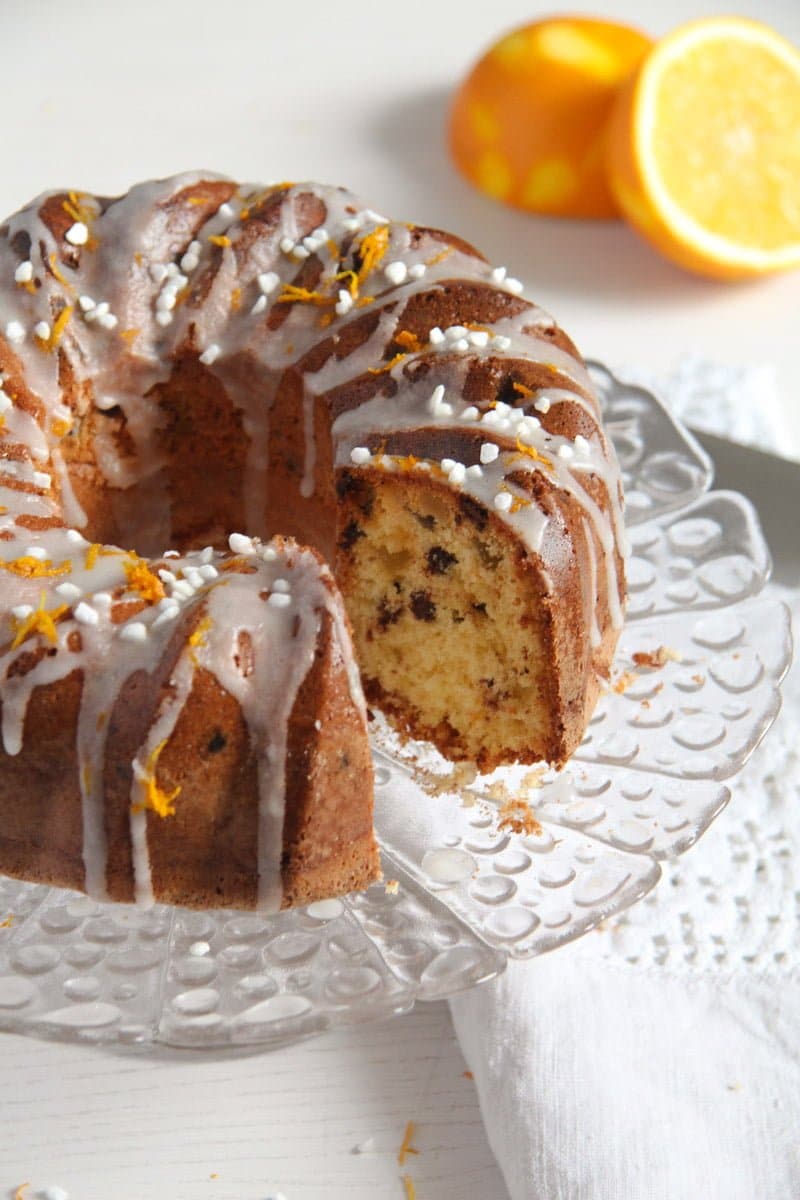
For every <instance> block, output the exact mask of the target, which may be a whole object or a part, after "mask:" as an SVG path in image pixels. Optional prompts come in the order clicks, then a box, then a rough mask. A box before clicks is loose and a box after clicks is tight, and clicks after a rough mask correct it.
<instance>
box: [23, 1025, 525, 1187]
mask: <svg viewBox="0 0 800 1200" xmlns="http://www.w3.org/2000/svg"><path fill="white" fill-rule="evenodd" d="M465 1070H466V1066H465V1063H464V1060H463V1058H462V1057H461V1053H460V1051H459V1049H458V1046H457V1044H456V1041H455V1037H454V1034H453V1030H452V1026H451V1024H450V1016H449V1011H448V1009H447V1005H446V1004H444V1003H437V1004H429V1005H423V1006H421V1007H419V1008H417V1009H416V1010H415V1011H414V1012H412V1013H411V1014H410V1015H409V1016H407V1017H403V1018H400V1019H398V1020H395V1021H392V1022H388V1023H383V1024H380V1025H366V1026H362V1027H360V1028H359V1027H357V1028H353V1029H349V1030H347V1031H344V1032H339V1033H335V1034H329V1035H326V1036H323V1037H320V1038H315V1039H313V1040H311V1041H308V1042H303V1043H300V1044H299V1045H296V1046H292V1047H289V1048H287V1049H284V1050H276V1051H273V1052H271V1053H268V1054H256V1055H250V1056H248V1057H245V1058H231V1057H226V1056H224V1055H221V1054H202V1053H197V1052H195V1051H173V1052H170V1051H164V1052H163V1053H162V1054H161V1055H160V1056H158V1057H155V1058H154V1057H150V1056H147V1057H142V1056H138V1057H137V1056H136V1055H133V1054H129V1053H114V1052H110V1051H108V1050H103V1049H99V1048H95V1047H87V1046H67V1045H57V1044H54V1043H52V1042H37V1041H34V1040H30V1039H27V1038H21V1037H12V1036H8V1035H6V1036H4V1037H3V1038H2V1041H0V1087H2V1100H0V1114H2V1115H1V1116H0V1197H2V1198H3V1200H5V1197H6V1194H7V1193H8V1195H13V1192H14V1189H15V1188H16V1187H17V1186H18V1185H19V1184H20V1183H22V1182H25V1181H30V1182H31V1183H32V1184H33V1185H34V1186H33V1187H32V1188H31V1192H30V1193H29V1196H30V1195H35V1189H41V1188H44V1187H46V1186H48V1185H50V1184H53V1183H56V1184H59V1185H60V1186H61V1187H63V1188H65V1189H66V1190H67V1191H68V1192H69V1195H70V1198H71V1200H167V1198H169V1200H189V1198H192V1200H194V1197H200V1198H207V1200H267V1198H268V1197H272V1198H273V1200H275V1196H276V1193H279V1192H282V1193H283V1194H284V1195H285V1196H286V1200H321V1198H322V1197H337V1198H338V1197H345V1196H346V1197H348V1198H349V1200H376V1198H377V1197H381V1198H382V1197H387V1198H392V1197H397V1200H401V1198H402V1197H403V1196H404V1195H405V1193H404V1188H403V1185H402V1183H401V1176H402V1175H403V1174H406V1173H407V1174H409V1175H410V1176H411V1177H412V1178H413V1180H414V1182H415V1185H416V1188H417V1195H418V1197H419V1198H420V1200H452V1198H453V1197H456V1196H458V1197H487V1198H488V1197H491V1198H492V1200H502V1198H503V1197H505V1196H507V1192H506V1190H505V1186H504V1184H503V1181H502V1177H501V1175H500V1172H499V1170H498V1168H497V1165H496V1163H495V1161H494V1158H493V1157H492V1153H491V1150H490V1149H489V1146H488V1144H487V1142H486V1134H485V1133H484V1129H483V1124H482V1122H481V1119H480V1113H479V1110H478V1104H477V1100H476V1096H475V1088H474V1085H473V1083H472V1082H471V1080H469V1079H468V1078H466V1077H465V1076H464V1071H465ZM409 1120H413V1121H414V1122H415V1124H416V1126H417V1132H416V1134H415V1136H414V1140H413V1143H412V1144H413V1145H414V1146H415V1148H417V1149H418V1150H419V1151H420V1153H419V1155H416V1156H409V1157H408V1158H407V1160H406V1162H405V1164H404V1165H403V1166H400V1165H399V1164H398V1162H397V1152H398V1149H399V1147H400V1144H401V1142H402V1139H403V1134H404V1131H405V1127H406V1123H407V1122H408V1121H409ZM364 1145H365V1149H364V1151H363V1152H362V1153H353V1149H354V1147H355V1146H364Z"/></svg>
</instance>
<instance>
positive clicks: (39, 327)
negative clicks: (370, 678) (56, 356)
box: [33, 321, 50, 342]
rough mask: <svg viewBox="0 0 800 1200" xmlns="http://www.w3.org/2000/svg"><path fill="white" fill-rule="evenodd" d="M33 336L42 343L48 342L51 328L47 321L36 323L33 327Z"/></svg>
mask: <svg viewBox="0 0 800 1200" xmlns="http://www.w3.org/2000/svg"><path fill="white" fill-rule="evenodd" d="M33 336H34V337H37V338H38V339H39V341H41V342H46V341H47V340H48V338H49V337H50V326H49V325H48V324H47V321H37V322H36V324H35V325H34V327H33Z"/></svg>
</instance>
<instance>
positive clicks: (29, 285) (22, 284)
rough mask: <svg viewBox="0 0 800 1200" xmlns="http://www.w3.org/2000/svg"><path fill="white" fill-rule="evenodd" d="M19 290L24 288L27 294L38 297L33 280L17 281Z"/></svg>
mask: <svg viewBox="0 0 800 1200" xmlns="http://www.w3.org/2000/svg"><path fill="white" fill-rule="evenodd" d="M17 287H18V288H24V290H25V291H26V292H30V294H31V295H32V296H35V295H36V284H35V283H34V282H33V280H32V279H20V280H18V281H17Z"/></svg>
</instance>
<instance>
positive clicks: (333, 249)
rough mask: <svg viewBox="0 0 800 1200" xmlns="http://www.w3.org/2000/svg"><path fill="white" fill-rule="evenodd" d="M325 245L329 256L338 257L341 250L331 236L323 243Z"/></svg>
mask: <svg viewBox="0 0 800 1200" xmlns="http://www.w3.org/2000/svg"><path fill="white" fill-rule="evenodd" d="M325 247H326V249H327V251H328V254H330V256H331V258H339V256H340V254H341V250H340V249H339V247H338V246H337V245H336V242H335V241H334V240H333V238H328V240H327V242H326V243H325Z"/></svg>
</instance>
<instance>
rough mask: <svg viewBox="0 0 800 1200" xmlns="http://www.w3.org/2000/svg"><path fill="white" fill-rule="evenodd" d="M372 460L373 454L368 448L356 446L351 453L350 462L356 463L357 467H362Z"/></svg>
mask: <svg viewBox="0 0 800 1200" xmlns="http://www.w3.org/2000/svg"><path fill="white" fill-rule="evenodd" d="M371 458H372V454H371V453H370V451H369V450H368V449H367V447H366V446H355V447H354V448H353V449H352V450H351V451H350V461H351V462H352V463H355V465H356V466H357V467H362V466H363V465H364V463H368V462H369V460H370V459H371Z"/></svg>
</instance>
